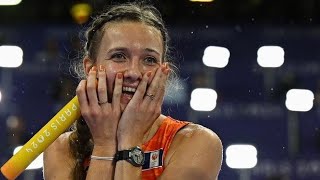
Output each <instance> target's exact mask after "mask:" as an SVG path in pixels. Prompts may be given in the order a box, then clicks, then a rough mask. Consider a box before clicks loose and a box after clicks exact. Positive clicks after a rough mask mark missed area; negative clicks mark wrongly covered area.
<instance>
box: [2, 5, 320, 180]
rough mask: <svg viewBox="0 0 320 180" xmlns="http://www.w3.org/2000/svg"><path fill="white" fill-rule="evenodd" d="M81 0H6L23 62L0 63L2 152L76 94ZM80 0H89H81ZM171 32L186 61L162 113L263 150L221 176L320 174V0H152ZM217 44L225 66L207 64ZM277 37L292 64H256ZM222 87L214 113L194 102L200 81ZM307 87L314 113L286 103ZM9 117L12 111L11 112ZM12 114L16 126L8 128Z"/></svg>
mask: <svg viewBox="0 0 320 180" xmlns="http://www.w3.org/2000/svg"><path fill="white" fill-rule="evenodd" d="M78 2H80V1H62V0H61V1H57V0H55V1H54V0H48V1H35V0H29V1H26V0H25V1H22V2H21V4H19V5H17V6H7V7H0V45H4V44H10V45H18V46H20V47H21V48H22V49H23V51H24V62H23V64H22V65H21V66H20V67H19V68H15V69H11V68H0V90H1V92H2V96H3V97H2V101H1V102H0V128H1V129H0V139H1V142H2V143H1V145H0V161H1V162H3V163H4V162H6V160H8V159H9V158H10V157H11V154H12V151H13V148H14V147H16V146H17V145H21V144H24V143H25V142H27V140H29V139H30V138H31V137H32V136H33V135H34V134H35V133H36V132H37V131H38V130H39V129H40V128H41V127H43V126H44V125H45V124H46V122H47V121H48V120H49V119H51V117H53V115H55V113H56V112H57V111H58V110H59V109H61V107H62V106H63V105H65V103H66V102H68V101H69V100H70V99H71V98H72V97H73V96H74V95H75V93H74V90H75V86H76V85H77V83H78V80H77V79H76V78H74V77H73V74H72V73H70V71H69V70H70V69H69V67H70V63H72V62H75V61H77V60H81V57H80V55H79V51H81V39H79V37H81V33H82V32H83V30H85V27H86V24H78V23H76V22H75V21H74V19H73V18H72V16H71V14H70V8H71V7H72V5H74V4H75V3H78ZM82 2H83V1H82ZM86 2H88V3H89V4H91V5H92V7H93V14H92V15H95V14H97V13H98V12H100V11H102V10H103V8H104V7H106V6H105V5H106V4H109V3H117V2H124V1H112V2H110V1H102V0H96V1H86ZM153 2H154V4H155V5H156V6H157V7H158V8H159V9H160V11H161V12H162V14H163V18H164V20H165V22H166V23H167V27H168V29H169V34H170V36H171V46H172V48H173V50H174V51H173V57H174V59H175V62H176V64H177V65H178V67H179V68H180V71H179V74H180V80H181V81H180V85H179V88H177V89H175V90H172V91H170V92H171V93H172V94H170V96H168V97H167V99H166V101H165V104H164V109H163V113H164V114H166V115H170V116H172V117H174V118H177V119H182V120H188V121H193V122H196V123H199V124H202V125H204V126H206V127H208V128H210V129H212V130H213V131H215V132H216V133H217V134H218V135H219V136H220V138H221V139H222V142H223V145H224V148H225V149H226V147H228V146H229V145H231V144H238V143H246V144H252V145H254V146H255V147H256V148H257V150H258V164H257V166H256V167H255V168H253V169H250V170H234V169H231V168H229V167H228V166H227V165H226V163H225V157H224V161H223V166H222V171H221V174H220V178H219V179H221V180H235V179H241V180H247V179H254V180H260V179H265V180H300V179H301V180H307V179H308V180H309V179H311V180H313V179H314V180H316V179H319V178H320V131H319V126H320V122H319V117H320V108H319V102H320V101H319V90H320V76H319V75H320V73H319V72H320V59H319V58H320V52H319V47H320V46H319V45H320V27H319V18H320V14H319V13H320V11H319V10H320V9H319V8H320V1H317V0H303V1H302V0H301V1H297V0H291V1H289V0H215V1H214V2H211V3H192V2H189V1H182V0H175V1H174V0H164V1H153ZM210 45H214V46H223V47H226V48H228V49H229V51H230V53H231V56H230V59H229V63H228V65H227V66H226V67H225V68H222V69H217V68H209V67H205V66H204V65H203V63H202V55H203V50H204V49H205V48H206V47H207V46H210ZM264 45H277V46H281V47H282V48H283V49H284V50H285V63H284V64H283V65H282V66H281V67H279V68H275V69H270V68H262V67H259V66H258V64H257V60H256V59H257V50H258V49H259V47H261V46H264ZM199 87H205V88H213V89H215V90H216V91H217V94H218V101H217V107H216V108H215V109H214V110H213V111H210V112H197V111H194V110H192V109H191V108H190V105H189V101H190V93H191V91H192V90H193V89H194V88H199ZM292 88H302V89H309V90H311V91H312V92H313V93H314V95H315V101H314V107H313V108H312V109H311V110H310V111H308V112H292V111H289V110H287V109H286V107H285V95H286V92H287V91H288V90H289V89H292ZM10 118H11V119H10ZM12 118H16V119H18V122H19V126H17V127H15V128H10V125H8V124H10V122H12ZM41 173H42V171H41V170H34V171H26V172H25V173H23V174H22V175H21V176H20V177H19V178H20V179H40V178H41Z"/></svg>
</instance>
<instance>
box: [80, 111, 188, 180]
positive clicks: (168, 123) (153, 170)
mask: <svg viewBox="0 0 320 180" xmlns="http://www.w3.org/2000/svg"><path fill="white" fill-rule="evenodd" d="M189 123H190V122H186V121H178V120H175V119H173V118H171V117H167V118H165V119H164V120H163V122H162V123H161V125H160V127H159V128H158V130H157V132H156V134H155V135H154V136H153V137H152V138H151V139H150V140H149V141H148V142H146V143H144V144H143V145H142V149H143V151H144V154H145V162H144V165H143V166H142V180H155V179H157V177H159V176H160V175H161V174H162V172H163V170H164V168H165V167H164V159H165V156H166V155H167V152H168V150H169V147H170V144H171V142H172V140H173V138H174V136H175V135H176V133H177V132H178V131H179V130H180V129H181V128H183V127H184V126H186V125H187V124H189ZM89 161H90V159H89ZM89 164H90V162H88V160H86V161H85V163H84V167H85V168H86V169H88V166H89Z"/></svg>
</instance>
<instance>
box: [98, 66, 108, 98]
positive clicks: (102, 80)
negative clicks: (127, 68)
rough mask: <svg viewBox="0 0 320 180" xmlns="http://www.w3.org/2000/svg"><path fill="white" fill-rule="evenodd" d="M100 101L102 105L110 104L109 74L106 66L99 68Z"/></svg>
mask: <svg viewBox="0 0 320 180" xmlns="http://www.w3.org/2000/svg"><path fill="white" fill-rule="evenodd" d="M98 79H99V80H98V90H97V91H98V99H99V101H98V102H100V103H104V102H108V94H107V73H106V69H105V67H104V66H102V65H100V66H99V71H98Z"/></svg>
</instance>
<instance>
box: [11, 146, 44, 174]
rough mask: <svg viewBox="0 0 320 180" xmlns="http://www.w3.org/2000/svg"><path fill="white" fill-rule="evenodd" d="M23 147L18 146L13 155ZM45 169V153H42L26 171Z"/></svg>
mask: <svg viewBox="0 0 320 180" xmlns="http://www.w3.org/2000/svg"><path fill="white" fill-rule="evenodd" d="M21 148H22V146H18V147H16V148H15V149H14V150H13V155H15V154H16V153H17V152H18V151H19V150H20V149H21ZM42 167H43V153H41V154H40V155H39V156H38V157H37V158H36V159H35V160H33V161H32V163H31V164H30V165H29V166H28V167H27V168H26V170H34V169H40V168H42Z"/></svg>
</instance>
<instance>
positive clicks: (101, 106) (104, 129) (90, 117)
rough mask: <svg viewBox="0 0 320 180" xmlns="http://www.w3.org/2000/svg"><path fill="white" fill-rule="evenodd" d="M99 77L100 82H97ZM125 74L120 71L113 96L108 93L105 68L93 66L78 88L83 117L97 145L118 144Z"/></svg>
mask: <svg viewBox="0 0 320 180" xmlns="http://www.w3.org/2000/svg"><path fill="white" fill-rule="evenodd" d="M97 77H98V79H99V80H98V82H97ZM122 82H123V75H122V74H121V73H118V74H117V75H116V78H115V86H114V92H113V97H112V102H110V101H111V99H110V97H108V95H107V77H106V72H105V68H104V67H103V66H100V67H99V72H97V68H96V67H95V66H93V67H92V68H91V70H90V71H89V73H88V77H87V80H82V81H81V82H80V83H79V86H78V88H77V91H76V92H77V96H78V99H79V104H80V110H81V114H82V117H83V118H84V119H85V121H86V123H87V125H88V127H89V129H90V131H91V134H92V138H93V141H94V145H95V146H106V145H110V143H111V144H112V145H113V146H116V131H117V126H118V122H119V119H120V115H121V111H120V97H121V93H122Z"/></svg>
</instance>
